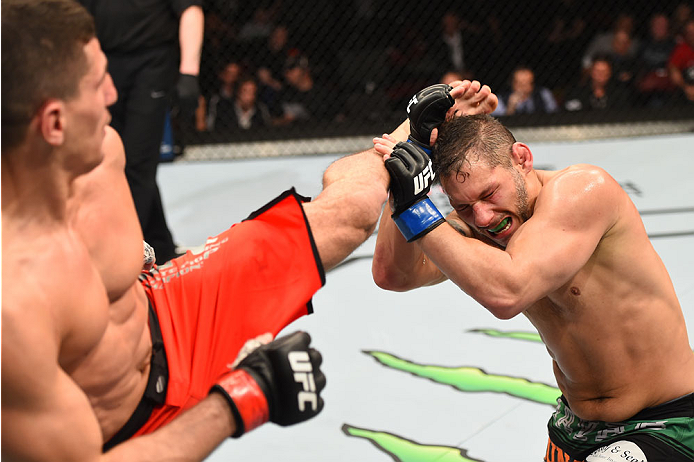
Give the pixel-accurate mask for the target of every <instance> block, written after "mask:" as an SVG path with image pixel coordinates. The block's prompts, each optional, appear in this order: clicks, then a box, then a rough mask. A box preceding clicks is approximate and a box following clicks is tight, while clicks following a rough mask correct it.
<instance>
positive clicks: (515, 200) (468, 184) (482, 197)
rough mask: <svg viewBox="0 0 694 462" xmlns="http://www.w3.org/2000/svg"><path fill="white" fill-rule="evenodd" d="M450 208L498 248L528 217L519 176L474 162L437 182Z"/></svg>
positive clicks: (524, 188) (523, 188)
mask: <svg viewBox="0 0 694 462" xmlns="http://www.w3.org/2000/svg"><path fill="white" fill-rule="evenodd" d="M441 186H442V188H443V190H444V191H445V192H446V194H447V195H448V199H449V201H450V203H451V206H452V207H453V209H454V210H455V211H456V213H457V215H458V216H459V217H460V218H461V219H462V220H463V221H464V222H465V223H467V225H468V226H470V227H472V228H473V229H475V230H477V231H478V232H479V233H480V234H482V235H485V236H487V237H488V238H489V239H491V240H492V241H494V242H496V243H497V244H499V245H500V246H502V247H506V246H507V245H508V242H509V240H510V239H511V237H512V236H513V234H514V233H515V232H516V231H517V230H518V228H519V227H520V226H521V225H522V224H523V223H524V222H526V221H527V220H528V219H529V218H530V216H531V215H532V211H531V210H530V207H529V205H528V192H527V188H526V184H525V180H524V178H523V175H522V174H521V173H520V172H519V171H518V170H517V169H516V168H515V167H512V168H506V167H503V166H496V167H490V166H489V165H487V163H486V162H484V161H481V160H477V161H474V162H471V163H468V164H466V165H465V166H464V168H463V169H462V171H460V172H458V173H455V174H451V175H447V176H446V177H442V178H441Z"/></svg>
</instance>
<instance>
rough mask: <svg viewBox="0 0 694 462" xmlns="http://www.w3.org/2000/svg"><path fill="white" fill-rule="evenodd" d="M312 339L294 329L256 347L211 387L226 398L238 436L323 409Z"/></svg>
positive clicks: (322, 384)
mask: <svg viewBox="0 0 694 462" xmlns="http://www.w3.org/2000/svg"><path fill="white" fill-rule="evenodd" d="M309 343H311V337H310V336H309V335H308V334H307V333H306V332H295V333H293V334H291V335H288V336H285V337H281V338H279V339H277V340H275V341H274V342H270V343H268V344H266V345H263V346H260V347H258V348H257V349H256V350H254V351H253V352H252V353H250V354H249V355H248V356H246V358H244V359H243V360H242V361H241V362H240V363H239V365H238V366H237V367H236V368H235V369H234V370H232V371H231V372H229V373H227V374H226V375H224V377H222V379H221V380H220V381H219V382H218V383H217V384H216V385H215V386H214V387H212V390H211V393H212V392H217V393H221V394H222V395H223V396H224V397H225V398H226V399H227V401H228V402H229V405H230V406H231V411H232V413H233V414H234V418H235V420H236V432H235V433H234V434H233V435H232V436H233V437H234V438H238V437H239V436H241V435H243V434H244V433H246V432H249V431H251V430H253V429H254V428H257V427H259V426H260V425H262V424H264V423H265V422H268V421H271V422H274V423H276V424H279V425H282V426H287V425H293V424H296V423H299V422H303V421H305V420H308V419H310V418H312V417H314V416H316V415H317V414H318V413H319V412H320V411H321V410H322V409H323V398H321V397H320V392H321V391H322V390H323V388H324V387H325V375H323V372H321V370H320V364H321V362H322V358H321V355H320V353H319V352H318V351H317V350H315V349H313V348H309Z"/></svg>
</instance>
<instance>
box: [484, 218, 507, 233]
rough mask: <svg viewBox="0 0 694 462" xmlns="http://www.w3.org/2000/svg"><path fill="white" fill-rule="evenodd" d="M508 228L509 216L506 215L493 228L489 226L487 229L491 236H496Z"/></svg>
mask: <svg viewBox="0 0 694 462" xmlns="http://www.w3.org/2000/svg"><path fill="white" fill-rule="evenodd" d="M509 228H511V217H506V218H504V219H503V220H501V222H500V223H499V224H498V225H496V226H495V227H494V228H489V229H488V230H487V231H488V232H489V234H491V235H492V236H498V235H499V234H503V233H505V232H506V231H508V230H509Z"/></svg>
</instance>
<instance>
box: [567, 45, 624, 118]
mask: <svg viewBox="0 0 694 462" xmlns="http://www.w3.org/2000/svg"><path fill="white" fill-rule="evenodd" d="M589 77H590V78H589V81H588V82H587V83H586V84H582V85H579V86H578V87H576V88H574V89H573V90H572V91H570V92H569V93H568V95H567V97H566V103H565V104H564V108H565V109H566V110H567V111H586V110H605V109H621V108H625V107H628V105H629V104H630V101H629V97H630V95H629V92H628V90H627V89H626V88H624V87H621V86H618V85H616V83H615V82H614V80H613V79H612V62H611V61H610V58H609V57H608V56H606V55H597V56H596V57H595V60H594V61H593V64H592V66H591V67H590V69H589Z"/></svg>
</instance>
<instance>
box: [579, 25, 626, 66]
mask: <svg viewBox="0 0 694 462" xmlns="http://www.w3.org/2000/svg"><path fill="white" fill-rule="evenodd" d="M619 31H624V32H626V33H627V34H628V36H629V37H632V34H633V32H634V17H633V16H632V15H631V14H628V13H622V14H620V15H619V16H618V17H617V19H616V20H615V22H614V26H613V28H612V30H611V31H609V32H603V33H599V34H597V35H595V36H594V37H593V39H592V40H591V41H590V43H589V44H588V48H586V51H585V53H584V54H583V59H582V64H583V69H584V70H588V69H590V68H592V66H593V61H594V57H595V55H598V54H613V53H614V39H615V34H616V33H617V32H619ZM622 40H623V39H622ZM638 47H639V43H638V41H637V40H634V39H632V40H631V42H630V43H629V48H628V51H627V52H626V54H627V55H628V56H630V57H632V58H634V57H636V54H637V53H638Z"/></svg>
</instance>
